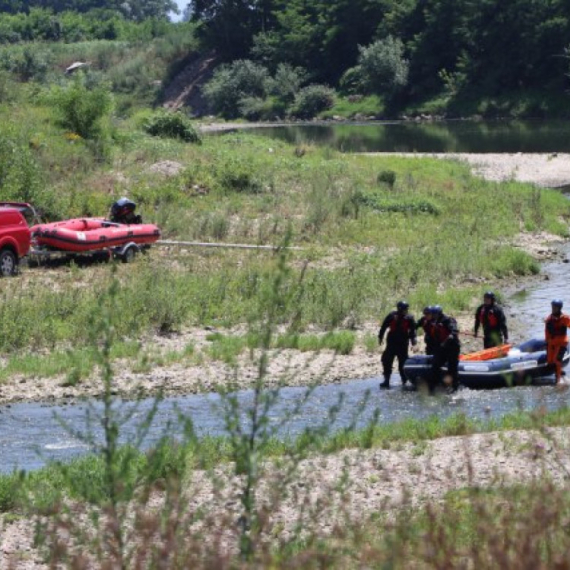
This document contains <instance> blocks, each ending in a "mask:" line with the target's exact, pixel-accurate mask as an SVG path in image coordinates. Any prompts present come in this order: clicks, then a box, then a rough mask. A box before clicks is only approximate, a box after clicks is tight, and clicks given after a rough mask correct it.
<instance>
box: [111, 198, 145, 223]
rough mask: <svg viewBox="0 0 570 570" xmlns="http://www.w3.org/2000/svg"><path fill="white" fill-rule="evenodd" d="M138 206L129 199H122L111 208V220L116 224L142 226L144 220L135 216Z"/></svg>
mask: <svg viewBox="0 0 570 570" xmlns="http://www.w3.org/2000/svg"><path fill="white" fill-rule="evenodd" d="M136 207H137V205H136V204H135V203H134V202H133V201H132V200H129V199H128V198H120V199H119V200H117V201H116V202H115V203H114V204H113V205H112V206H111V213H110V219H111V222H113V223H115V224H142V218H141V217H140V216H139V215H138V214H135V209H136Z"/></svg>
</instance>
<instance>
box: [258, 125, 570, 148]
mask: <svg viewBox="0 0 570 570" xmlns="http://www.w3.org/2000/svg"><path fill="white" fill-rule="evenodd" d="M254 132H256V133H257V134H259V135H260V136H265V137H270V138H275V139H280V140H284V141H287V142H289V143H293V144H296V145H299V144H316V145H322V146H330V147H333V148H335V149H337V150H341V151H343V152H471V153H500V152H505V153H516V152H570V122H568V121H543V120H540V121H539V120H536V121H439V122H422V123H415V122H401V121H400V122H378V123H374V124H332V125H318V124H317V125H295V126H285V127H263V128H259V129H255V131H254Z"/></svg>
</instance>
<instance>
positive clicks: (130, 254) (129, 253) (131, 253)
mask: <svg viewBox="0 0 570 570" xmlns="http://www.w3.org/2000/svg"><path fill="white" fill-rule="evenodd" d="M137 252H138V248H137V247H136V246H134V245H132V246H131V247H128V248H127V249H126V250H125V252H124V253H123V256H122V260H123V263H132V262H133V261H134V260H135V257H136V255H137Z"/></svg>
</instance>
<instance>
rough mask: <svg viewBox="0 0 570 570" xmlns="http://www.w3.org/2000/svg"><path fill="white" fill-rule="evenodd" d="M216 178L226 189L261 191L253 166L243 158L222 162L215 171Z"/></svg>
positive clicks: (254, 192)
mask: <svg viewBox="0 0 570 570" xmlns="http://www.w3.org/2000/svg"><path fill="white" fill-rule="evenodd" d="M216 178H217V179H218V182H219V184H220V186H221V187H222V189H223V190H226V191H230V192H243V193H247V194H259V193H261V192H262V191H263V186H262V184H261V181H260V180H259V179H258V178H257V176H256V174H255V172H254V169H253V167H252V166H251V165H250V164H249V163H247V162H245V161H243V160H237V159H229V160H228V161H226V162H225V163H222V164H221V165H220V166H219V168H218V170H217V172H216Z"/></svg>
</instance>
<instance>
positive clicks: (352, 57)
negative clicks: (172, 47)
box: [193, 0, 570, 113]
mask: <svg viewBox="0 0 570 570" xmlns="http://www.w3.org/2000/svg"><path fill="white" fill-rule="evenodd" d="M195 4H196V6H195V7H196V9H195V10H194V11H193V19H194V21H196V22H200V23H202V24H203V25H204V27H203V29H202V31H203V33H204V34H205V37H206V39H207V41H208V42H209V44H210V45H212V46H214V47H217V48H219V49H220V51H221V52H222V53H223V54H224V56H225V57H227V58H232V57H236V55H233V53H232V48H234V49H235V52H234V53H236V54H237V57H247V56H249V55H251V56H252V57H254V58H255V59H256V60H258V61H260V62H261V63H262V64H263V65H266V66H268V68H269V69H271V70H275V69H277V66H278V65H279V64H283V63H286V64H288V65H291V66H300V65H302V66H303V67H305V68H306V69H307V70H308V73H309V75H310V78H311V81H314V82H323V83H328V84H330V85H334V86H336V85H338V81H339V79H340V78H341V77H342V76H343V74H344V80H343V83H342V85H341V88H342V89H343V90H344V91H345V92H347V93H351V92H353V93H354V92H358V91H359V88H357V86H358V85H362V81H364V82H365V84H366V85H367V89H368V90H369V91H371V92H373V93H385V92H388V93H394V91H398V90H402V87H404V86H406V88H405V89H404V90H403V92H402V94H403V95H405V96H406V97H403V98H402V100H401V102H407V101H408V100H411V101H412V102H413V103H414V104H419V103H421V102H423V101H425V99H426V97H433V96H436V94H440V95H441V94H446V95H447V96H448V97H449V100H448V101H447V104H448V105H449V106H450V109H451V110H452V111H453V112H455V113H458V112H461V105H465V104H466V102H467V101H468V100H469V99H473V98H475V99H479V98H482V99H485V98H487V97H493V96H496V95H498V94H501V93H505V92H508V93H509V94H510V97H511V98H512V97H513V96H515V94H516V93H517V91H518V92H519V93H520V90H521V89H524V90H527V89H528V90H531V89H542V90H543V93H544V91H545V89H544V88H546V92H547V93H549V94H551V95H554V94H556V93H558V92H560V91H561V90H562V89H564V86H565V82H566V77H565V76H566V74H567V62H566V60H565V58H564V54H565V50H566V48H567V47H568V46H569V45H570V16H569V14H568V11H567V9H566V5H565V3H564V1H563V0H554V1H553V2H550V1H546V0H540V1H535V0H513V1H512V2H496V1H495V0H485V1H483V2H472V1H471V0H457V1H455V0H426V1H421V2H420V1H419V0H407V1H406V2H399V1H395V0H387V1H385V2H370V1H368V0H355V1H354V2H352V3H348V2H346V1H345V0H333V1H329V0H315V1H314V2H310V3H309V2H306V1H305V0H291V1H289V2H287V3H280V2H277V0H265V1H263V2H256V3H253V4H252V3H249V2H246V1H245V0H241V1H239V2H229V1H222V2H218V1H213V0H201V1H200V2H198V3H195ZM522 14H527V15H528V17H522V16H521V15H522ZM520 45H524V46H526V51H527V54H526V55H524V54H523V53H521V51H520V50H519V49H518V47H517V46H520ZM359 46H367V47H360V48H359ZM404 54H405V56H404ZM408 70H409V73H408ZM407 75H408V80H407V81H406V76H407ZM457 106H459V107H460V108H459V109H458V107H457ZM444 108H446V107H445V106H444ZM528 112H529V113H532V111H531V110H529V111H528Z"/></svg>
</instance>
